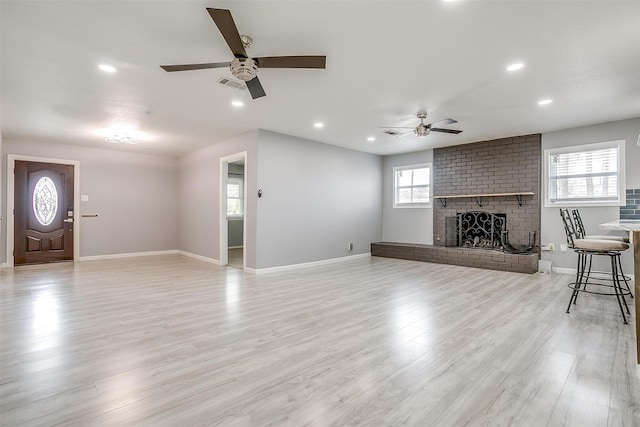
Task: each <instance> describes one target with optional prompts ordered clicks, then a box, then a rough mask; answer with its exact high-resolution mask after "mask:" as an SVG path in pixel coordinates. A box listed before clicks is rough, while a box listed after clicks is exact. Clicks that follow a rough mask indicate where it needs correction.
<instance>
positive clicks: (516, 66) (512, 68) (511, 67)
mask: <svg viewBox="0 0 640 427" xmlns="http://www.w3.org/2000/svg"><path fill="white" fill-rule="evenodd" d="M522 67H524V64H523V63H522V62H516V63H515V64H511V65H509V66H508V67H507V71H518V70H519V69H521V68H522Z"/></svg>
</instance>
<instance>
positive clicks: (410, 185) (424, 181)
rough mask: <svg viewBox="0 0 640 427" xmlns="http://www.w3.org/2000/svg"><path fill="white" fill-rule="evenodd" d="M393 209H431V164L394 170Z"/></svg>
mask: <svg viewBox="0 0 640 427" xmlns="http://www.w3.org/2000/svg"><path fill="white" fill-rule="evenodd" d="M393 189H394V198H393V207H394V208H430V207H431V164H430V163H423V164H420V165H409V166H398V167H395V168H393Z"/></svg>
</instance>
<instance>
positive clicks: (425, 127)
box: [385, 111, 462, 138]
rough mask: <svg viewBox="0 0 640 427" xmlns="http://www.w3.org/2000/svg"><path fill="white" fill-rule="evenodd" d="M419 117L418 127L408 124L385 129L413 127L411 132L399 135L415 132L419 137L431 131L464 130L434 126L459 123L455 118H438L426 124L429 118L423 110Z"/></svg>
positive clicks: (451, 131)
mask: <svg viewBox="0 0 640 427" xmlns="http://www.w3.org/2000/svg"><path fill="white" fill-rule="evenodd" d="M417 116H418V118H419V119H420V124H419V125H418V126H417V127H415V128H414V127H407V126H401V127H392V126H391V127H385V129H411V130H410V131H409V132H406V133H403V134H400V135H398V136H405V135H409V134H410V133H415V134H416V135H417V136H418V138H425V137H426V136H427V135H429V132H444V133H455V134H458V133H460V132H462V131H461V130H455V129H443V128H436V127H433V125H440V126H444V125H450V124H453V123H458V121H457V120H453V119H442V120H438V121H436V122H433V123H429V124H425V123H424V119H426V118H427V113H425V112H424V111H421V112H419V113H418V115H417Z"/></svg>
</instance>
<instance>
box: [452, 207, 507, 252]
mask: <svg viewBox="0 0 640 427" xmlns="http://www.w3.org/2000/svg"><path fill="white" fill-rule="evenodd" d="M506 227H507V214H494V213H490V212H481V211H480V212H462V213H459V214H458V215H457V216H456V228H457V231H458V245H459V246H462V247H468V248H485V249H502V244H501V239H500V235H501V234H502V231H503V230H506Z"/></svg>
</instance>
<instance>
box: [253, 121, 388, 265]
mask: <svg viewBox="0 0 640 427" xmlns="http://www.w3.org/2000/svg"><path fill="white" fill-rule="evenodd" d="M258 158H259V163H258V181H257V185H258V187H257V188H259V189H261V190H262V191H263V196H262V198H260V199H257V200H258V205H257V209H258V211H257V214H258V216H257V248H256V260H257V264H256V265H257V268H268V267H276V266H283V265H291V264H299V263H305V262H312V261H319V260H324V259H331V258H338V257H344V256H348V255H355V254H364V253H369V252H370V249H371V246H370V245H371V243H372V242H377V241H379V240H380V238H381V235H382V233H381V231H382V215H381V211H382V210H381V200H382V191H381V188H382V174H381V171H382V158H381V157H380V156H377V155H373V154H366V153H361V152H357V151H352V150H347V149H344V148H339V147H336V146H332V145H327V144H322V143H319V142H314V141H309V140H305V139H301V138H297V137H293V136H287V135H282V134H278V133H273V132H268V131H263V130H261V131H260V133H259V138H258ZM249 194H250V197H249V199H250V200H251V199H254V197H253V196H252V195H251V192H250V193H249ZM349 242H352V243H353V244H354V249H353V251H352V252H348V250H347V249H348V248H347V246H348V243H349Z"/></svg>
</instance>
